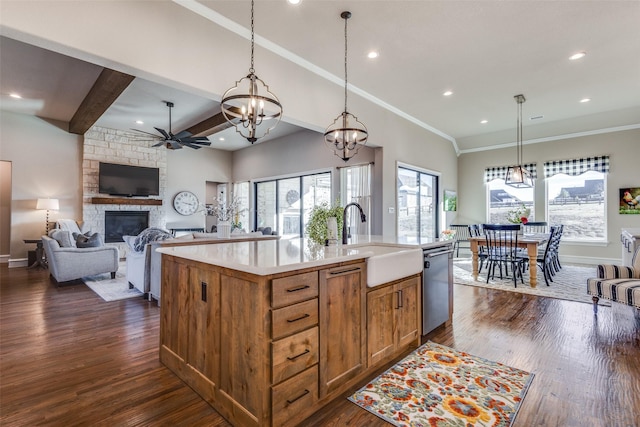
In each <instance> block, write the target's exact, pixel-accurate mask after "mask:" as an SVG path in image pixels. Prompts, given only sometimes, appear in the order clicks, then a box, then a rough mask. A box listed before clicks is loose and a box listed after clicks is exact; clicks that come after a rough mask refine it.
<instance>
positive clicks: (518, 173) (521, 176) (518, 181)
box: [504, 95, 533, 188]
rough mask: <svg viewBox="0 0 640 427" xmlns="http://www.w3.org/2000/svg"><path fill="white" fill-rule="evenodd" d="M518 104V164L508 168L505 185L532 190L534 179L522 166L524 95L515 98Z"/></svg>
mask: <svg viewBox="0 0 640 427" xmlns="http://www.w3.org/2000/svg"><path fill="white" fill-rule="evenodd" d="M514 98H515V100H516V102H517V103H518V123H517V140H516V149H517V154H516V162H517V164H516V165H515V166H509V167H508V168H507V175H506V176H505V178H504V183H505V184H506V185H510V186H512V187H516V188H530V187H533V178H532V177H531V173H530V172H529V171H528V170H527V169H525V167H524V165H523V164H522V104H523V103H524V102H525V101H526V99H525V98H524V95H516V96H514Z"/></svg>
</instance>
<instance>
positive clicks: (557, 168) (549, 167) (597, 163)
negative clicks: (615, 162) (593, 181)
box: [544, 156, 609, 178]
mask: <svg viewBox="0 0 640 427" xmlns="http://www.w3.org/2000/svg"><path fill="white" fill-rule="evenodd" d="M587 171H596V172H602V173H607V172H609V156H596V157H584V158H582V159H568V160H553V161H550V162H544V176H545V178H549V177H551V176H553V175H555V174H558V173H564V174H567V175H571V176H578V175H582V174H583V173H585V172H587Z"/></svg>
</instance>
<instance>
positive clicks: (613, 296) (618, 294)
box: [587, 246, 640, 313]
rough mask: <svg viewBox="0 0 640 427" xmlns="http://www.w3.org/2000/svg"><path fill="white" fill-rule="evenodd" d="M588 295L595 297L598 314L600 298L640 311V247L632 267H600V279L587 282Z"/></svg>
mask: <svg viewBox="0 0 640 427" xmlns="http://www.w3.org/2000/svg"><path fill="white" fill-rule="evenodd" d="M587 293H588V294H589V295H592V296H593V298H592V299H593V311H594V312H595V313H597V312H598V301H599V300H600V298H605V299H608V300H611V301H615V302H619V303H622V304H627V305H631V306H634V307H636V308H637V309H640V246H639V247H638V248H637V249H636V253H635V254H634V256H633V263H632V266H631V267H627V266H621V265H606V264H603V265H599V266H598V277H597V278H595V279H588V280H587Z"/></svg>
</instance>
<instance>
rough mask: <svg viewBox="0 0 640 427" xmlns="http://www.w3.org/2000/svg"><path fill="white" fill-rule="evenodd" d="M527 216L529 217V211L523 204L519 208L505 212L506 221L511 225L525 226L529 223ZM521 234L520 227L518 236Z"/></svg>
mask: <svg viewBox="0 0 640 427" xmlns="http://www.w3.org/2000/svg"><path fill="white" fill-rule="evenodd" d="M529 215H531V209H529V208H528V207H526V206H525V205H524V203H523V204H522V205H520V206H519V207H517V208H515V209H512V210H510V211H508V212H507V221H509V222H510V223H512V224H526V223H528V222H529ZM522 232H523V230H522V226H520V231H519V234H522Z"/></svg>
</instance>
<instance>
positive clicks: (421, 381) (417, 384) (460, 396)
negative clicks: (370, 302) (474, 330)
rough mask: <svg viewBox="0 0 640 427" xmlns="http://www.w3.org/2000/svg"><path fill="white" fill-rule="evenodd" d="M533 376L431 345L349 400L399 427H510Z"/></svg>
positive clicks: (372, 382)
mask: <svg viewBox="0 0 640 427" xmlns="http://www.w3.org/2000/svg"><path fill="white" fill-rule="evenodd" d="M532 380H533V374H531V373H529V372H525V371H522V370H520V369H516V368H511V367H509V366H506V365H503V364H500V363H496V362H491V361H489V360H485V359H482V358H479V357H475V356H471V355H469V354H467V353H463V352H459V351H456V350H454V349H451V348H449V347H446V346H443V345H440V344H436V343H433V342H431V341H429V342H427V343H426V344H424V345H422V346H421V347H419V348H418V349H416V350H415V351H414V352H412V353H411V354H410V355H409V356H407V357H406V358H404V359H403V360H401V361H400V362H399V363H397V364H396V365H394V366H393V367H391V368H390V369H389V370H388V371H386V372H385V373H383V374H382V375H380V376H379V377H378V378H376V379H375V380H373V381H371V382H370V383H369V384H367V385H365V386H364V387H362V388H361V389H360V390H358V391H357V392H356V393H355V394H353V395H352V396H350V397H349V400H351V401H352V402H353V403H355V404H356V405H359V406H361V407H362V408H364V409H366V410H367V411H369V412H371V413H372V414H374V415H377V416H378V417H380V418H382V419H383V420H385V421H387V422H389V423H391V424H393V425H395V426H411V427H422V426H429V427H436V426H437V427H454V426H455V427H465V426H493V427H506V426H510V425H511V424H512V423H513V421H514V419H515V417H516V414H517V413H518V409H519V408H520V404H521V403H522V400H523V399H524V396H525V394H526V393H527V389H528V387H529V385H530V384H531V381H532Z"/></svg>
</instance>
